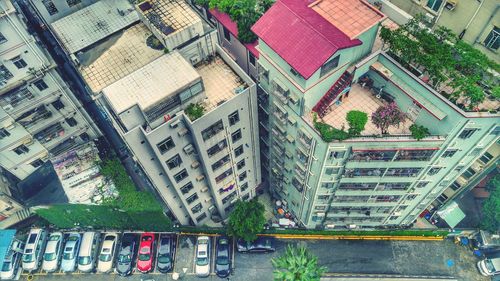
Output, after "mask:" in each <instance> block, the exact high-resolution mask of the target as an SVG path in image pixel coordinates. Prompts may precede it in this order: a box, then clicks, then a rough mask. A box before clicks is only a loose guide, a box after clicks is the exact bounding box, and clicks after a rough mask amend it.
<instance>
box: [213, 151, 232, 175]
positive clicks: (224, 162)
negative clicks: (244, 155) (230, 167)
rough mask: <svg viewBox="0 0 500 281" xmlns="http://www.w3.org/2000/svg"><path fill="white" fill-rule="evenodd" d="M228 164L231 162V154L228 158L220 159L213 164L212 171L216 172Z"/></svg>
mask: <svg viewBox="0 0 500 281" xmlns="http://www.w3.org/2000/svg"><path fill="white" fill-rule="evenodd" d="M227 162H229V154H227V155H226V156H224V157H222V158H221V159H219V161H217V162H215V163H214V164H212V171H214V172H215V171H216V170H217V169H219V168H220V167H222V166H224V165H225V164H226V163H227Z"/></svg>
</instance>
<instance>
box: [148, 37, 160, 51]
mask: <svg viewBox="0 0 500 281" xmlns="http://www.w3.org/2000/svg"><path fill="white" fill-rule="evenodd" d="M146 45H148V47H150V48H151V49H155V50H163V48H164V47H163V44H162V43H161V41H160V40H158V39H157V38H156V37H155V36H154V35H150V36H149V37H148V38H147V39H146Z"/></svg>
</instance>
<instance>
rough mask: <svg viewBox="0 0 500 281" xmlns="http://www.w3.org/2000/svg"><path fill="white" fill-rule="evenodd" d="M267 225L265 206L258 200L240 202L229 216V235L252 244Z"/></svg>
mask: <svg viewBox="0 0 500 281" xmlns="http://www.w3.org/2000/svg"><path fill="white" fill-rule="evenodd" d="M265 223H266V219H265V218H264V205H262V204H261V203H260V202H259V201H258V200H257V199H252V200H250V201H241V200H239V201H238V202H236V205H235V206H234V209H233V211H232V212H231V214H230V215H229V222H228V224H227V233H228V235H230V236H234V237H238V238H242V239H243V240H245V241H248V242H251V241H254V240H255V239H257V233H259V232H260V231H262V229H263V228H264V224H265Z"/></svg>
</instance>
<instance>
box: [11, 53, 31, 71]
mask: <svg viewBox="0 0 500 281" xmlns="http://www.w3.org/2000/svg"><path fill="white" fill-rule="evenodd" d="M12 63H13V64H14V65H15V66H16V67H17V68H18V69H21V68H25V67H26V66H27V65H28V64H27V63H26V62H25V61H24V60H23V59H22V58H21V57H20V56H17V57H15V58H13V59H12Z"/></svg>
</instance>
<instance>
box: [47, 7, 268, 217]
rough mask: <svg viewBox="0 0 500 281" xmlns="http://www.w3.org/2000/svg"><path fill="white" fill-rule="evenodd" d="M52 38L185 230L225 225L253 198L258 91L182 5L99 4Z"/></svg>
mask: <svg viewBox="0 0 500 281" xmlns="http://www.w3.org/2000/svg"><path fill="white" fill-rule="evenodd" d="M50 29H51V30H52V32H53V33H54V35H55V36H56V38H57V39H58V40H59V42H60V44H61V46H62V47H63V49H64V50H65V51H66V52H67V54H68V56H70V57H71V58H72V60H73V62H74V65H75V67H76V68H77V69H78V71H79V73H80V75H81V77H82V79H83V81H84V82H85V83H86V85H87V87H88V89H89V94H90V95H91V96H92V97H93V98H94V99H95V100H96V102H97V104H98V105H99V106H100V107H101V109H102V113H103V114H104V115H105V116H106V118H107V119H108V120H109V122H111V123H112V124H113V126H114V127H115V129H116V130H117V131H118V133H119V134H120V136H121V137H122V138H123V140H124V141H125V143H126V144H127V146H128V149H129V150H130V151H131V152H132V155H133V157H134V160H135V161H136V162H137V164H138V166H139V167H140V168H142V170H143V171H144V172H145V174H146V175H147V177H148V179H149V181H150V182H151V183H152V185H153V186H154V188H155V189H156V191H157V193H158V194H159V196H160V197H161V198H162V199H163V201H164V202H165V203H166V205H167V206H168V208H169V209H170V211H171V213H172V214H173V215H174V216H175V217H176V218H177V220H178V221H179V223H181V224H195V225H199V224H212V223H218V222H220V221H221V220H222V219H225V218H226V217H227V215H228V212H229V211H230V210H231V208H232V207H233V206H234V203H235V202H236V200H238V199H243V200H248V199H250V198H253V197H254V196H255V189H256V188H257V187H258V186H259V184H260V182H261V177H260V160H259V153H258V151H259V142H258V132H257V117H256V116H257V97H256V86H255V84H254V82H253V81H252V80H251V79H250V78H249V77H248V76H247V75H246V74H245V72H244V71H243V70H241V68H239V67H238V65H237V64H236V63H235V62H234V61H232V59H231V58H230V56H229V55H228V54H227V53H226V52H225V51H224V50H223V49H222V48H221V47H220V46H219V45H218V44H217V31H216V30H215V29H214V28H213V27H212V26H211V25H210V24H208V23H207V22H206V21H205V20H203V19H202V18H200V16H199V15H198V14H197V13H196V12H195V11H193V10H192V9H191V8H190V7H189V6H188V5H187V4H186V3H185V2H183V1H173V0H162V1H160V0H157V1H144V2H142V3H140V4H138V5H135V6H133V5H131V4H129V2H128V1H126V0H123V1H116V0H113V1H105V0H102V1H99V2H96V3H94V4H92V5H89V6H87V7H84V8H83V9H81V10H78V11H76V12H74V13H72V14H70V15H68V16H66V17H63V18H60V19H59V20H56V21H54V22H52V23H51V24H50ZM153 39H156V40H157V41H159V42H160V43H161V46H158V45H156V46H153V45H152V44H151V41H152V40H153ZM190 104H199V105H201V106H202V107H203V108H204V114H203V115H202V116H201V117H199V118H197V119H194V117H192V118H193V119H191V118H190V117H189V116H188V115H187V114H186V111H185V110H186V108H187V107H188V106H189V105H190Z"/></svg>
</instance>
